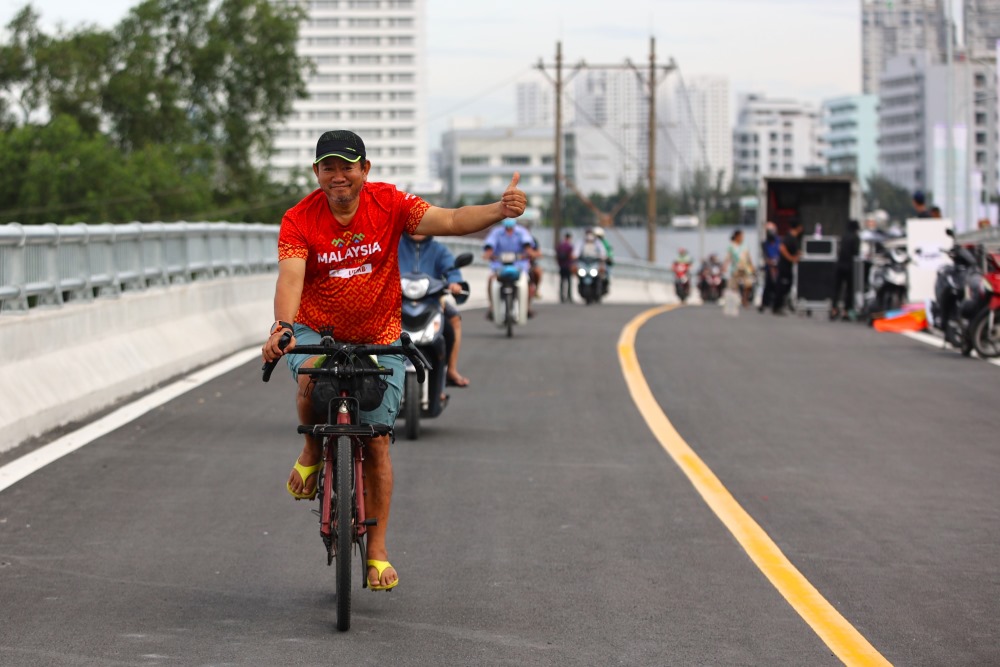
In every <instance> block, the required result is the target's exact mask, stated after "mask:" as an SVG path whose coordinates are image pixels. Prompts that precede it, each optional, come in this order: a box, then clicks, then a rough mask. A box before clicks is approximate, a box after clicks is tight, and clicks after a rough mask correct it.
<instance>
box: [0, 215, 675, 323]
mask: <svg viewBox="0 0 1000 667" xmlns="http://www.w3.org/2000/svg"><path fill="white" fill-rule="evenodd" d="M277 238H278V225H264V224H244V223H227V222H171V223H162V222H141V223H140V222H133V223H128V224H123V225H112V224H101V225H88V224H84V223H77V224H74V225H54V224H44V225H21V224H18V223H16V222H15V223H9V224H5V225H0V311H2V312H8V313H9V312H14V313H17V312H26V311H27V310H29V309H30V308H33V307H36V306H60V305H62V304H63V303H64V302H67V301H89V300H92V299H95V298H106V297H114V296H117V295H119V294H121V293H122V292H123V291H129V290H144V289H146V288H147V287H150V286H154V285H161V286H166V285H170V284H173V283H185V282H189V281H192V280H206V279H211V278H214V277H218V276H231V275H240V274H252V273H261V272H267V271H273V270H275V269H276V267H277V252H276V248H277ZM439 240H440V241H442V242H443V243H444V244H445V245H447V246H448V247H449V248H450V249H451V250H452V252H454V253H455V254H458V253H461V252H471V253H473V255H475V256H476V258H477V261H478V262H481V260H479V258H480V256H481V255H482V240H481V239H472V238H453V237H442V238H440V239H439ZM541 266H542V268H543V270H545V271H549V272H553V273H558V270H559V269H558V266H557V264H556V259H555V253H553V252H552V251H551V250H544V251H543V257H542V259H541ZM612 275H613V276H614V277H617V278H626V279H634V280H641V281H650V282H669V281H671V280H673V275H672V273H671V271H670V269H669V268H668V267H665V266H661V265H656V264H650V263H649V262H643V261H640V260H627V259H622V260H618V261H616V262H615V265H614V268H613V269H612Z"/></svg>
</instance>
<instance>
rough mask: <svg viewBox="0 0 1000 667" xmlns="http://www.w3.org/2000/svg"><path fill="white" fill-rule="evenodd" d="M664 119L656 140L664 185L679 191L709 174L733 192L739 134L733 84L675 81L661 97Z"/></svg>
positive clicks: (702, 78) (706, 79)
mask: <svg viewBox="0 0 1000 667" xmlns="http://www.w3.org/2000/svg"><path fill="white" fill-rule="evenodd" d="M657 109H658V110H662V112H661V111H658V113H657V115H658V116H660V118H661V119H663V120H662V122H661V124H660V128H659V130H660V132H659V134H658V135H657V139H656V152H657V173H658V174H659V173H660V172H662V177H661V178H659V179H658V180H659V181H660V182H662V183H664V184H665V185H666V186H667V187H669V188H670V189H671V190H674V191H678V190H680V189H681V188H683V187H684V186H685V185H688V184H689V183H691V182H692V179H693V175H694V174H695V173H696V172H697V171H702V170H707V171H708V174H709V176H710V178H711V182H712V183H716V182H717V181H719V180H721V184H722V187H723V188H727V187H729V184H730V182H731V181H732V176H733V133H732V125H731V122H732V121H731V115H730V107H729V79H728V78H726V77H724V76H707V75H706V76H697V77H692V78H690V79H682V78H680V77H675V78H673V79H669V80H668V81H666V82H665V83H664V84H663V89H662V93H661V94H660V95H659V96H658V98H657Z"/></svg>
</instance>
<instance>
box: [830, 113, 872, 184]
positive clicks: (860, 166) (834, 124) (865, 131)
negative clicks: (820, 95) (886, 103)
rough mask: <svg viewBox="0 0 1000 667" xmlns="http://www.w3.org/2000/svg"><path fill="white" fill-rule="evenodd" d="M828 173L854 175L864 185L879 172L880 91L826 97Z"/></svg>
mask: <svg viewBox="0 0 1000 667" xmlns="http://www.w3.org/2000/svg"><path fill="white" fill-rule="evenodd" d="M822 121H823V133H824V134H823V145H824V146H825V148H824V155H825V157H826V173H828V174H843V175H851V176H854V178H855V179H856V180H857V182H858V184H859V185H860V186H861V187H862V188H866V187H867V182H868V178H869V177H871V176H874V175H875V174H876V173H877V172H878V95H848V96H845V97H838V98H834V99H829V100H824V101H823V108H822Z"/></svg>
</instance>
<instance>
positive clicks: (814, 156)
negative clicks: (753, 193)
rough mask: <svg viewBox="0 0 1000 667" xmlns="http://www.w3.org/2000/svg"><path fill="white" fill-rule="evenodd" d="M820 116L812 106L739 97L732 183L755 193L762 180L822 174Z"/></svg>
mask: <svg viewBox="0 0 1000 667" xmlns="http://www.w3.org/2000/svg"><path fill="white" fill-rule="evenodd" d="M820 131H821V130H820V124H819V112H818V111H817V110H816V108H815V107H814V106H812V105H811V104H807V103H804V102H798V101H795V100H789V99H769V98H766V97H764V96H763V95H759V94H743V95H740V98H739V102H738V110H737V121H736V127H735V128H734V129H733V169H734V179H735V180H736V182H737V184H738V185H739V186H740V187H743V188H753V189H756V188H757V187H758V186H759V185H760V179H761V178H763V177H764V176H804V175H806V174H807V173H809V172H815V171H822V165H823V162H824V160H823V146H822V140H821V137H820Z"/></svg>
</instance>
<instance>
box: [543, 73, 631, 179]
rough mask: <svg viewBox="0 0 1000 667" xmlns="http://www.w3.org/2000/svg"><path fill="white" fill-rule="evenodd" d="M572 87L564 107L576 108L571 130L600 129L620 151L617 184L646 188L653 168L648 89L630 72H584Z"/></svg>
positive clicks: (614, 165) (613, 166)
mask: <svg viewBox="0 0 1000 667" xmlns="http://www.w3.org/2000/svg"><path fill="white" fill-rule="evenodd" d="M569 87H570V88H571V91H570V92H568V93H567V94H566V98H565V99H564V101H563V105H564V107H566V106H571V107H573V108H574V113H575V118H574V121H573V123H572V124H571V127H573V128H582V127H593V128H599V129H600V131H601V133H602V134H603V135H605V137H606V138H607V140H608V142H609V143H610V144H611V145H612V146H614V147H616V148H617V152H616V154H615V155H614V156H613V157H614V158H615V162H614V164H613V165H611V169H612V171H613V173H615V174H617V177H616V183H617V184H620V185H622V186H624V187H626V188H631V187H633V186H635V185H636V184H637V183H641V184H645V183H646V179H647V165H648V164H649V151H648V146H649V141H648V136H649V135H648V133H649V98H648V92H647V90H646V85H645V84H644V83H643V82H642V81H640V80H639V78H638V77H637V76H636V75H635V72H633V71H630V70H583V71H581V72H580V73H579V74H577V76H576V78H575V79H573V81H572V83H571V85H570V86H569ZM608 142H605V143H608ZM616 189H617V187H616ZM586 194H590V193H586ZM606 194H610V193H606Z"/></svg>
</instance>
